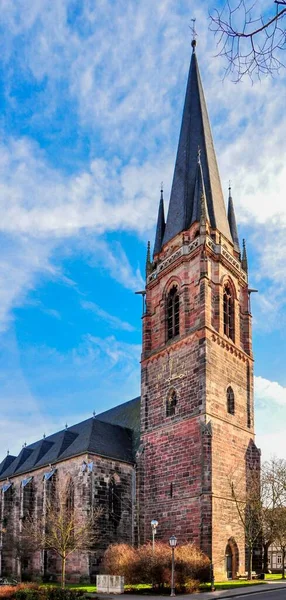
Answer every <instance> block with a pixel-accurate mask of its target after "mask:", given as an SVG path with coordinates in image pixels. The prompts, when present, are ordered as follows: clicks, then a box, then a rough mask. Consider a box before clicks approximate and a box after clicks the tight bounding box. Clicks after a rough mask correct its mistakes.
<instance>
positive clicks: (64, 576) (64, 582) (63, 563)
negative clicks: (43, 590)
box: [61, 556, 66, 590]
mask: <svg viewBox="0 0 286 600" xmlns="http://www.w3.org/2000/svg"><path fill="white" fill-rule="evenodd" d="M61 586H62V589H63V590H64V589H65V586H66V556H62V574H61Z"/></svg>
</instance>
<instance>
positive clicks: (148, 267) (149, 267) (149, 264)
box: [146, 242, 152, 278]
mask: <svg viewBox="0 0 286 600" xmlns="http://www.w3.org/2000/svg"><path fill="white" fill-rule="evenodd" d="M151 270H152V262H151V246H150V242H148V243H147V255H146V278H147V277H148V275H150V273H151Z"/></svg>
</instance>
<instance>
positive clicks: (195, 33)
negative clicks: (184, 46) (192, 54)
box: [190, 19, 197, 50]
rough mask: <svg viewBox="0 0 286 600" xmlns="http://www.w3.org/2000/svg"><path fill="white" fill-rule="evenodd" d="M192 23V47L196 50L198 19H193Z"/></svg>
mask: <svg viewBox="0 0 286 600" xmlns="http://www.w3.org/2000/svg"><path fill="white" fill-rule="evenodd" d="M191 21H192V23H193V24H192V26H191V27H190V29H191V32H192V46H193V50H195V47H196V44H197V41H196V38H197V32H196V19H191Z"/></svg>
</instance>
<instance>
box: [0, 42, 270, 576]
mask: <svg viewBox="0 0 286 600" xmlns="http://www.w3.org/2000/svg"><path fill="white" fill-rule="evenodd" d="M192 46H193V52H192V58H191V65H190V71H189V77H188V83H187V90H186V97H185V104H184V110H183V117H182V125H181V132H180V138H179V145H178V152H177V158H176V164H175V170H174V178H173V185H172V190H171V197H170V203H169V210H168V216H167V219H166V220H165V214H164V199H163V192H161V199H160V204H159V213H158V221H157V229H156V239H155V244H154V253H153V258H152V259H151V255H150V248H149V247H148V253H147V263H146V298H145V300H146V307H145V310H144V315H143V347H142V362H141V373H142V385H141V402H140V399H135V400H132V401H130V402H129V403H125V404H124V405H121V406H119V407H117V408H115V409H112V410H111V411H107V412H106V413H103V414H102V415H98V416H97V417H96V418H94V419H90V420H88V421H86V422H84V424H79V425H76V426H74V427H70V428H67V430H66V431H64V432H59V433H57V434H55V435H54V436H49V437H47V438H46V439H45V440H42V441H41V442H37V443H35V444H32V445H31V446H29V447H26V448H23V449H22V452H21V453H20V455H19V456H18V457H11V456H7V457H6V459H5V460H4V461H3V463H2V464H1V466H0V479H2V481H3V483H2V491H1V498H2V499H1V519H2V532H1V540H0V547H1V555H2V572H8V571H9V572H10V571H14V572H15V570H16V572H18V573H20V571H22V572H23V561H22V564H21V560H20V559H19V557H17V556H15V554H14V555H13V553H12V554H11V551H10V554H9V552H8V550H5V544H6V546H7V537H8V536H7V532H8V531H9V532H10V534H9V535H10V536H12V537H13V536H14V537H15V536H17V535H19V531H20V529H19V523H20V522H21V510H23V508H21V506H22V507H23V497H24V494H25V493H26V492H25V490H27V489H28V486H33V501H31V503H30V510H35V508H34V505H36V506H39V507H40V508H39V510H43V508H42V507H43V502H42V500H41V497H43V495H44V494H45V486H46V485H47V481H49V479H52V478H53V477H55V478H56V477H62V474H63V475H64V474H65V475H66V476H67V477H71V478H72V480H73V482H74V507H75V510H87V509H88V504H89V503H90V502H92V503H97V504H100V505H101V506H102V507H103V517H102V522H101V527H102V536H101V540H102V541H101V546H100V547H99V548H98V549H97V551H96V552H95V553H94V554H93V555H92V556H91V555H90V554H87V553H86V554H84V553H83V554H81V555H76V554H75V555H74V556H73V557H72V559H71V561H70V563H69V564H68V573H69V574H70V576H71V577H72V578H73V579H78V578H79V577H86V578H89V577H90V576H93V575H94V574H95V572H96V571H97V570H98V568H99V565H98V560H99V557H100V555H101V554H102V552H103V550H104V548H105V547H106V546H107V545H108V544H109V543H111V542H114V541H126V542H128V543H143V542H145V541H147V540H149V539H150V535H151V529H150V521H151V520H152V519H154V518H156V519H157V520H158V522H159V526H158V537H159V538H161V539H164V540H167V539H168V538H169V536H170V534H171V533H172V534H176V536H177V537H178V540H179V542H184V541H192V542H194V543H195V544H196V545H198V546H199V547H200V548H201V549H202V550H203V551H204V552H206V553H207V554H208V556H209V557H210V558H211V560H212V562H213V564H214V570H215V576H216V577H217V578H219V579H223V578H226V577H235V576H236V574H237V573H238V572H239V571H241V572H244V571H245V561H246V555H245V539H244V534H243V531H242V528H241V524H240V523H239V521H238V516H237V509H236V507H235V503H234V501H233V498H232V493H231V484H230V482H231V480H232V478H233V477H235V478H236V479H238V480H239V482H240V485H241V486H242V488H244V489H246V486H247V476H248V472H249V471H250V470H251V469H259V464H260V453H259V451H258V450H257V448H256V446H255V442H254V415H253V354H252V332H251V314H250V305H249V288H248V273H247V270H248V269H247V256H246V250H245V245H243V251H242V253H241V249H240V244H239V239H238V234H237V227H236V220H235V212H234V206H233V200H232V197H231V190H229V199H228V211H226V209H225V204H224V199H223V194H222V188H221V183H220V177H219V171H218V167H217V161H216V156H215V151H214V145H213V140H212V134H211V128H210V124H209V119H208V113H207V107H206V102H205V98H204V93H203V88H202V83H201V79H200V74H199V69H198V62H197V57H196V45H195V42H193V44H192ZM139 411H141V416H140V415H139ZM84 429H88V431H89V434H87V433H84V431H83V430H84ZM139 430H140V433H139ZM49 445H50V446H49ZM39 456H40V458H39ZM47 465H49V469H48V470H47ZM52 471H53V474H52V475H50V473H51V472H52ZM27 479H29V482H28V483H25V482H27ZM87 489H88V490H89V491H88V493H87V491H86V490H87ZM111 489H113V492H114V493H115V495H114V497H113V498H114V500H115V498H116V503H117V504H116V510H114V502H113V501H111V496H110V494H111V491H110V490H111ZM113 492H112V493H113ZM8 495H9V498H10V499H9V501H8ZM8 506H9V507H10V508H9V511H10V513H9V514H7V510H8V508H7V507H8ZM112 507H113V508H112ZM5 511H6V512H5ZM3 523H4V527H3ZM51 565H52V562H51V560H50V563H49V560H48V557H47V556H42V555H40V554H39V553H38V554H37V555H35V556H34V557H31V560H30V566H29V568H30V570H31V571H32V572H33V573H34V572H39V573H41V574H44V575H46V576H48V575H49V573H50V572H51V574H53V573H55V572H56V571H57V568H56V565H55V564H53V565H52V566H51ZM26 569H28V567H26Z"/></svg>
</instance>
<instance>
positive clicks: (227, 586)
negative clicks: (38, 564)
mask: <svg viewBox="0 0 286 600" xmlns="http://www.w3.org/2000/svg"><path fill="white" fill-rule="evenodd" d="M265 579H266V581H281V579H282V578H281V574H280V573H277V574H276V573H275V574H269V575H265ZM264 583H265V581H263V580H259V579H254V580H253V581H246V580H245V579H242V580H239V579H237V580H234V581H216V582H215V589H216V590H231V589H237V588H240V587H248V586H250V585H261V584H264ZM46 586H53V587H54V586H56V587H59V586H60V584H59V583H46V584H43V585H42V586H41V587H46ZM66 587H67V588H69V589H73V590H83V591H84V592H90V593H91V592H96V585H94V584H86V585H85V584H80V583H67V584H66ZM124 587H125V593H126V592H127V593H128V592H129V593H135V594H136V592H138V593H139V594H152V593H154V592H153V591H152V586H151V584H146V583H141V584H138V585H125V586H124ZM210 589H211V584H210V583H201V585H200V591H202V592H207V591H210Z"/></svg>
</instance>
